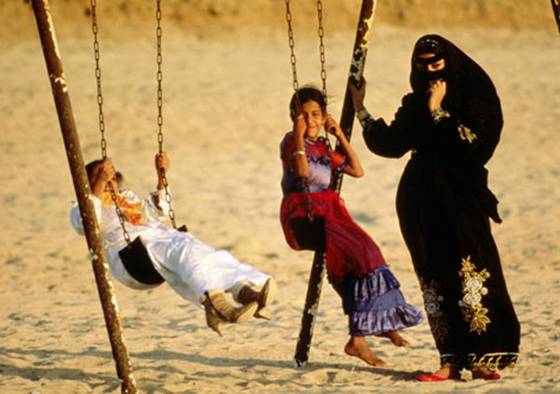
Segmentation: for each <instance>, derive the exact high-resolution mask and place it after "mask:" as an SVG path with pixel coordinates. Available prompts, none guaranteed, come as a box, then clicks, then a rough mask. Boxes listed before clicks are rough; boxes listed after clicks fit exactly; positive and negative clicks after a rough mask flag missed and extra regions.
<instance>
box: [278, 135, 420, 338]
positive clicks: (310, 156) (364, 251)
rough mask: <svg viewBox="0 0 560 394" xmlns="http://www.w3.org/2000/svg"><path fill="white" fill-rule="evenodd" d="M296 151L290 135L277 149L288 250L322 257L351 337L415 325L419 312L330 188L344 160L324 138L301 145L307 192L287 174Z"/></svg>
mask: <svg viewBox="0 0 560 394" xmlns="http://www.w3.org/2000/svg"><path fill="white" fill-rule="evenodd" d="M295 151H296V149H295V140H294V134H293V132H289V133H287V134H286V135H285V136H284V139H283V140H282V142H281V143H280V153H281V158H282V165H283V169H284V173H283V177H282V191H283V194H284V197H283V199H282V206H281V209H280V220H281V222H282V229H283V230H284V235H285V237H286V241H287V242H288V244H289V245H290V247H292V248H293V249H295V250H302V249H308V250H315V251H319V252H324V253H325V254H326V266H327V274H328V278H329V282H330V283H331V284H332V285H333V287H334V289H335V290H336V291H337V293H338V294H339V295H340V297H341V298H342V304H343V308H344V312H345V313H346V314H347V315H348V317H349V329H350V335H358V336H365V335H380V334H383V333H385V332H388V331H396V330H400V329H402V328H405V327H410V326H414V325H416V324H418V323H420V322H421V321H422V314H421V312H420V311H419V310H418V309H417V308H415V307H413V306H411V305H409V304H407V303H406V301H405V299H404V297H403V295H402V293H401V291H400V289H399V287H400V284H399V282H398V281H397V279H396V278H395V276H394V275H393V274H392V273H391V271H390V270H389V268H388V267H387V265H386V263H385V260H384V258H383V255H382V254H381V251H380V250H379V247H378V246H377V245H376V244H375V242H374V241H373V240H372V239H371V237H370V236H369V235H368V234H367V233H366V232H365V231H363V230H362V229H361V228H360V227H359V226H358V225H357V224H356V223H355V222H354V221H353V220H352V217H351V216H350V214H349V213H348V211H347V210H346V208H345V207H344V204H343V202H342V200H341V198H340V197H339V196H338V194H336V193H335V192H334V191H332V190H331V189H330V188H329V184H330V180H331V173H332V171H344V168H345V167H346V166H347V162H346V158H345V157H344V156H343V155H341V154H340V153H338V152H335V151H333V150H332V149H331V147H330V145H329V142H328V139H327V138H324V137H318V138H317V139H316V140H310V139H306V140H305V151H306V155H307V161H308V164H309V172H308V177H307V191H306V185H305V182H304V180H303V179H302V178H300V177H298V176H297V175H296V174H295V172H294V171H293V170H292V168H291V161H292V158H293V155H294V152H295ZM309 213H311V215H312V216H313V220H312V221H310V220H309V219H308V214H309Z"/></svg>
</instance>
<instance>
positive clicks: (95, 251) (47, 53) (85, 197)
mask: <svg viewBox="0 0 560 394" xmlns="http://www.w3.org/2000/svg"><path fill="white" fill-rule="evenodd" d="M32 3H33V11H34V13H35V20H36V22H37V28H38V30H39V38H40V40H41V46H42V48H43V55H44V57H45V62H46V65H47V72H48V74H49V80H50V83H51V88H52V93H53V98H54V102H55V106H56V111H57V114H58V120H59V123H60V130H61V132H62V137H63V140H64V146H65V149H66V156H67V159H68V164H69V166H70V173H71V174H72V180H73V182H74V190H75V192H76V197H77V199H78V204H79V206H80V213H81V216H82V221H83V226H84V232H85V235H86V240H87V244H88V249H89V253H90V256H91V263H92V267H93V272H94V275H95V281H96V283H97V289H98V293H99V298H100V300H101V306H102V309H103V315H104V317H105V325H106V327H107V331H108V332H109V340H110V342H111V349H112V352H113V358H114V359H115V363H116V368H117V375H118V377H119V379H120V380H121V392H122V393H130V394H133V393H137V392H138V391H137V389H136V382H135V380H134V377H133V375H132V364H131V362H130V359H129V356H128V350H127V349H126V345H125V343H124V337H123V334H122V328H121V323H120V319H119V315H118V307H117V302H116V297H115V295H114V292H113V288H112V285H111V283H110V281H109V274H108V269H107V267H108V265H107V261H106V259H105V254H104V252H103V244H102V241H101V237H100V235H99V234H100V232H99V226H98V223H97V219H96V216H95V210H94V208H93V204H92V202H91V201H90V199H89V196H90V194H91V192H90V188H89V183H88V179H87V175H86V171H85V167H84V160H83V157H82V151H81V148H80V141H79V138H78V133H77V131H76V125H75V123H74V115H73V113H72V106H71V103H70V96H69V94H68V88H67V86H66V80H65V79H64V72H63V68H62V59H61V57H60V52H59V51H58V46H57V41H56V36H55V31H54V25H53V22H52V19H51V15H50V9H49V3H48V0H33V1H32Z"/></svg>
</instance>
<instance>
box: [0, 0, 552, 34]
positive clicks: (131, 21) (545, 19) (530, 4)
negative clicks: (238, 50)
mask: <svg viewBox="0 0 560 394" xmlns="http://www.w3.org/2000/svg"><path fill="white" fill-rule="evenodd" d="M323 3H324V10H325V15H331V16H332V15H335V17H333V18H326V19H327V20H326V28H327V29H328V30H329V31H332V30H336V29H342V30H344V29H348V28H352V29H353V28H354V24H355V18H356V9H357V8H359V6H360V3H361V2H360V1H359V0H330V1H329V0H325V1H323ZM50 6H51V9H52V10H53V14H56V15H57V19H58V20H59V23H57V30H58V31H61V32H63V33H65V34H68V35H70V36H82V35H88V34H90V31H89V30H88V29H87V28H84V26H87V25H88V24H89V13H90V11H89V7H90V1H89V0H51V1H50ZM163 6H164V17H165V18H166V20H168V21H169V22H168V23H169V24H172V25H173V27H174V28H176V29H178V30H181V31H183V32H188V33H193V34H195V35H198V36H211V37H214V36H219V35H221V34H231V33H239V32H247V31H249V32H255V31H257V32H259V33H261V34H267V33H270V32H271V31H278V30H281V31H284V30H285V27H286V26H285V20H284V16H283V14H284V2H283V1H280V0H251V1H249V0H166V1H165V2H164V4H163ZM315 7H316V3H315V2H314V1H305V2H303V1H293V4H292V8H293V11H294V13H295V14H297V15H313V14H314V13H315ZM98 13H99V15H100V18H102V19H103V20H110V23H107V24H106V25H105V26H103V28H104V31H105V33H106V34H108V35H111V36H113V37H118V38H128V39H134V38H135V37H137V36H136V35H135V32H137V31H138V29H142V28H143V26H145V24H146V23H150V26H151V23H152V22H153V15H154V2H152V1H145V0H112V1H98ZM376 18H377V19H376V20H377V23H379V24H385V25H393V26H398V27H404V28H430V27H437V26H440V27H441V26H447V27H469V26H472V27H477V28H478V27H493V28H495V27H498V28H510V29H515V30H519V29H549V28H550V27H551V26H553V25H554V18H553V14H552V9H551V6H550V3H549V1H548V0H526V1H518V0H391V1H378V2H377V14H376ZM32 19H33V18H32V10H31V1H30V0H5V1H2V2H0V20H2V24H0V38H2V40H7V41H11V40H19V39H34V38H35V34H36V33H35V26H34V25H33V20H32ZM296 23H298V21H296ZM299 27H301V28H302V29H305V28H312V29H314V24H313V23H309V24H306V23H300V26H299Z"/></svg>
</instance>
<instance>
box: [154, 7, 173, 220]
mask: <svg viewBox="0 0 560 394" xmlns="http://www.w3.org/2000/svg"><path fill="white" fill-rule="evenodd" d="M161 18H162V14H161V0H157V9H156V20H157V27H156V37H157V56H156V62H157V73H156V79H157V110H158V111H157V128H158V133H157V141H158V152H159V154H160V155H161V154H162V153H163V89H162V81H163V72H162V69H161V65H162V63H163V56H162V49H161V36H162V29H161ZM158 172H159V174H158V175H159V176H160V178H161V181H162V183H163V187H164V190H165V201H166V202H167V204H168V206H169V220H170V221H171V225H172V226H173V228H177V224H176V223H175V211H174V210H173V205H172V203H171V193H169V182H168V181H167V176H166V175H165V171H160V170H159V168H158Z"/></svg>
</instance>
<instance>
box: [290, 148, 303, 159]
mask: <svg viewBox="0 0 560 394" xmlns="http://www.w3.org/2000/svg"><path fill="white" fill-rule="evenodd" d="M297 155H302V156H305V151H304V150H303V149H300V150H296V151H294V153H292V157H295V156H297Z"/></svg>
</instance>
